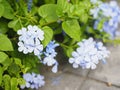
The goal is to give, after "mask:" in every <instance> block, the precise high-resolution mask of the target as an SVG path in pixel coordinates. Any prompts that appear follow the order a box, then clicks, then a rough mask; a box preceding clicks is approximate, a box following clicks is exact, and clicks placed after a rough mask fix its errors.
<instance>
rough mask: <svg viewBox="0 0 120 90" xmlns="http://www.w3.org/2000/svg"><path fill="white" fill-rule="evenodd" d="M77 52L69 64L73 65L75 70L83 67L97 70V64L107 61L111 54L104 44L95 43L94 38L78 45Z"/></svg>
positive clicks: (73, 54)
mask: <svg viewBox="0 0 120 90" xmlns="http://www.w3.org/2000/svg"><path fill="white" fill-rule="evenodd" d="M78 46H79V47H78V48H77V49H76V51H73V52H72V57H71V58H70V59H69V63H71V64H73V68H78V67H79V66H81V67H82V68H83V69H89V68H91V69H95V68H96V64H98V63H99V61H100V60H101V61H103V62H104V61H105V58H106V57H108V54H109V53H110V52H109V51H108V50H107V49H106V48H105V47H104V46H103V43H102V42H98V43H97V42H95V41H93V38H89V39H88V40H86V39H84V40H83V41H82V42H79V43H78Z"/></svg>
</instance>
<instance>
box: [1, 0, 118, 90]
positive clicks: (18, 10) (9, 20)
mask: <svg viewBox="0 0 120 90" xmlns="http://www.w3.org/2000/svg"><path fill="white" fill-rule="evenodd" d="M119 22H120V8H119V6H118V4H117V2H116V1H110V2H105V1H102V0H0V90H20V89H38V88H40V87H42V86H44V87H45V77H44V76H43V75H42V73H41V72H40V70H39V69H40V68H41V67H42V66H43V65H44V66H45V67H49V68H50V69H51V71H52V72H53V73H57V71H58V70H59V69H58V66H59V62H58V61H57V59H56V56H57V54H58V52H57V51H56V48H57V47H61V48H62V49H63V53H64V54H65V56H67V57H68V60H66V61H68V62H69V63H70V64H71V65H72V67H73V68H83V70H84V69H95V68H97V64H99V62H102V63H107V62H106V58H107V57H109V54H110V52H109V50H108V49H107V48H106V47H105V46H104V45H105V44H106V43H108V44H109V43H114V44H119V43H120V39H119V38H118V37H117V36H119V35H120V33H119V31H118V25H119Z"/></svg>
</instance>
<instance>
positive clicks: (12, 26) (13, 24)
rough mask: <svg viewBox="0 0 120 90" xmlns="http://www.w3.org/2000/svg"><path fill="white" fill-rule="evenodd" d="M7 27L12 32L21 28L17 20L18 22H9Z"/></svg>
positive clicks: (16, 20)
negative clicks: (11, 29)
mask: <svg viewBox="0 0 120 90" xmlns="http://www.w3.org/2000/svg"><path fill="white" fill-rule="evenodd" d="M8 27H9V28H13V29H14V31H17V30H19V29H20V28H21V25H20V22H19V20H18V19H15V20H13V21H10V22H9V23H8Z"/></svg>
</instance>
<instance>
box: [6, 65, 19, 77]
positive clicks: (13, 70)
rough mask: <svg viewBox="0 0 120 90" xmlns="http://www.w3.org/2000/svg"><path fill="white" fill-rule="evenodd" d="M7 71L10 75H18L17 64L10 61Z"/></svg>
mask: <svg viewBox="0 0 120 90" xmlns="http://www.w3.org/2000/svg"><path fill="white" fill-rule="evenodd" d="M8 72H9V74H10V75H18V73H19V72H20V67H19V66H18V65H17V64H15V63H12V64H11V65H10V66H9V67H8Z"/></svg>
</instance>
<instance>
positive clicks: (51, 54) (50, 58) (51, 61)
mask: <svg viewBox="0 0 120 90" xmlns="http://www.w3.org/2000/svg"><path fill="white" fill-rule="evenodd" d="M57 46H59V44H57V43H55V41H51V42H50V43H49V44H48V45H47V47H46V49H45V52H44V55H45V57H44V59H43V60H42V63H43V64H45V65H47V66H53V67H52V72H54V73H56V72H57V70H58V62H57V60H56V59H55V57H56V55H57V52H56V51H55V48H56V47H57Z"/></svg>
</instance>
